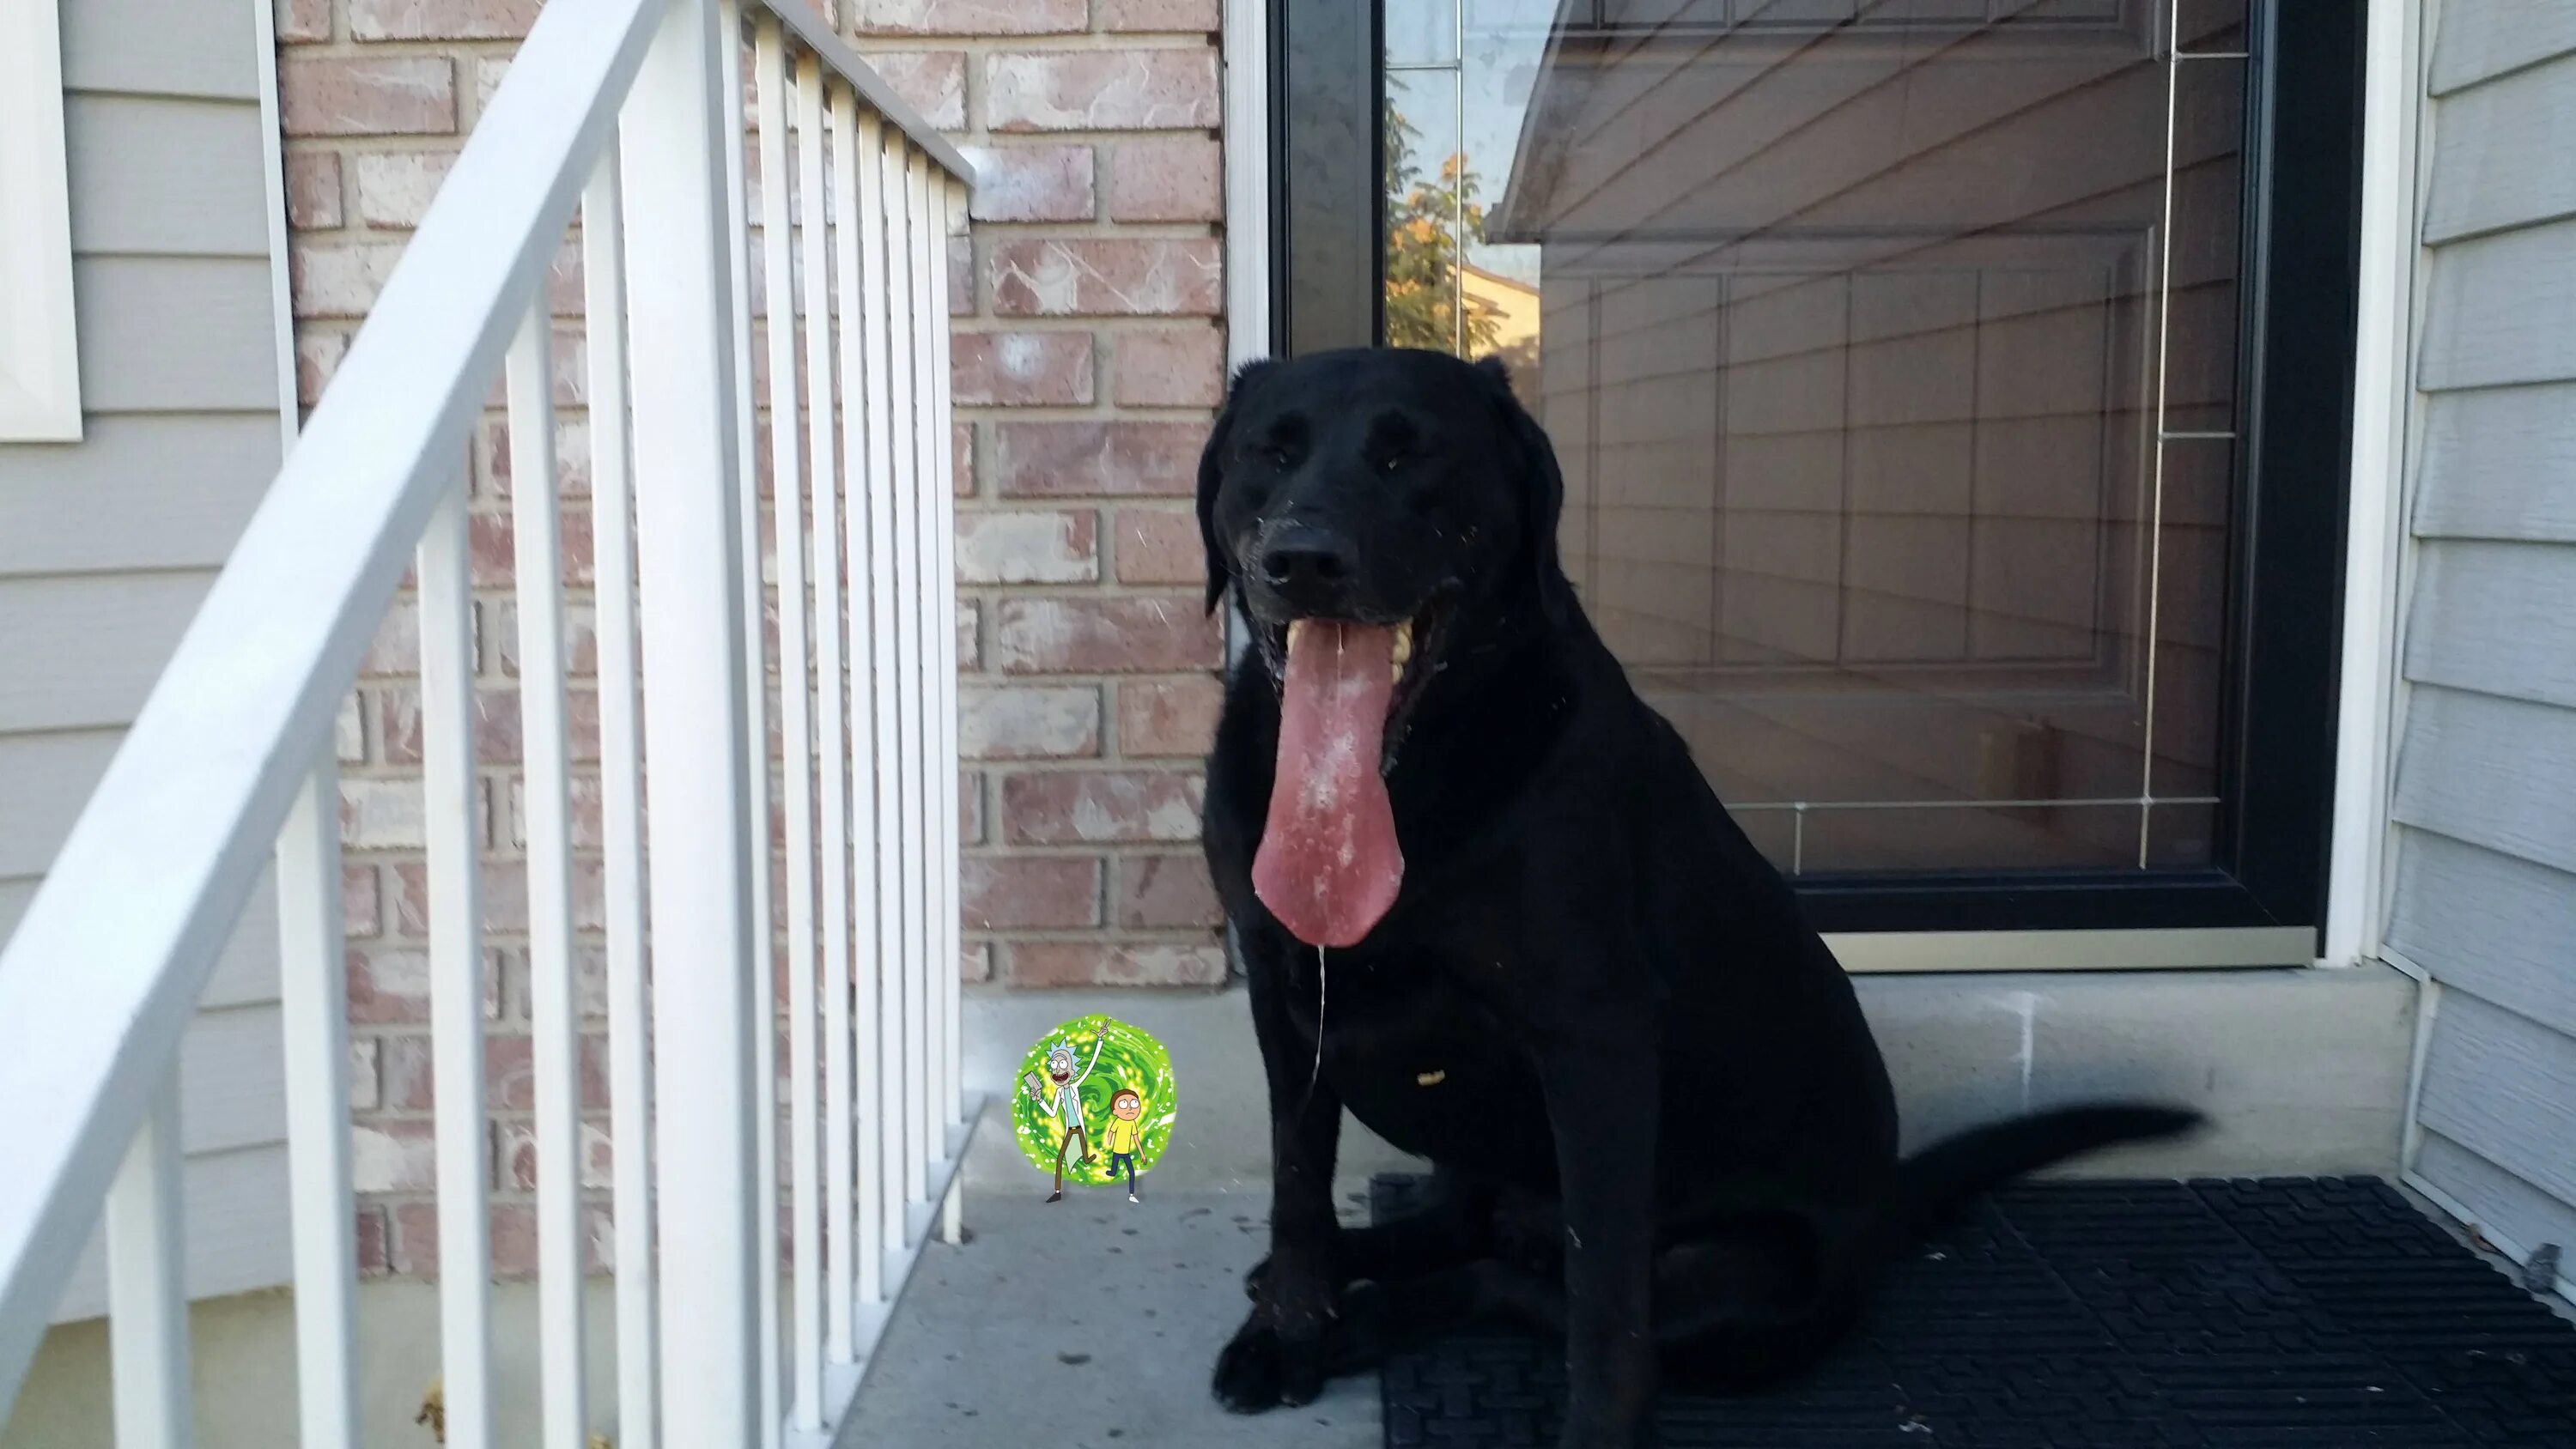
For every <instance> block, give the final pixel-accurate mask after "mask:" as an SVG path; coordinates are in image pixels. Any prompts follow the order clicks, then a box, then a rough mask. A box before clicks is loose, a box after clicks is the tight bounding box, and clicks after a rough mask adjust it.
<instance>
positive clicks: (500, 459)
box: [481, 417, 768, 498]
mask: <svg viewBox="0 0 2576 1449" xmlns="http://www.w3.org/2000/svg"><path fill="white" fill-rule="evenodd" d="M761 431H762V433H763V435H764V444H763V446H764V448H765V447H766V441H765V437H766V434H767V432H768V429H766V428H763V429H762V430H761ZM481 446H482V449H483V472H482V477H483V480H484V481H485V482H486V483H488V484H490V485H491V486H490V488H489V490H488V491H489V492H490V493H491V495H492V496H494V497H496V498H507V497H509V496H510V425H509V423H508V422H506V421H504V420H502V419H499V418H495V419H493V420H492V421H491V422H489V423H486V424H484V426H483V431H482V443H481ZM555 491H556V493H558V494H559V495H561V496H562V497H565V498H587V497H589V496H590V423H589V421H588V420H587V419H584V418H561V417H559V418H557V419H555Z"/></svg>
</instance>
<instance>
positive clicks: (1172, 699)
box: [1118, 674, 1225, 760]
mask: <svg viewBox="0 0 2576 1449" xmlns="http://www.w3.org/2000/svg"><path fill="white" fill-rule="evenodd" d="M1224 704H1225V687H1224V686H1223V685H1222V684H1219V683H1218V682H1217V680H1216V679H1215V678H1214V677H1213V676H1211V675H1205V674H1196V675H1192V676H1190V677H1188V678H1186V679H1124V680H1120V681H1119V683H1118V753H1119V754H1121V755H1123V756H1125V757H1127V758H1128V759H1131V760H1135V759H1151V758H1153V757H1155V756H1160V755H1187V756H1193V757H1195V756H1202V755H1205V754H1206V753H1207V752H1208V747H1209V746H1210V745H1212V744H1213V743H1215V740H1216V717H1217V712H1218V710H1220V709H1221V708H1223V707H1224Z"/></svg>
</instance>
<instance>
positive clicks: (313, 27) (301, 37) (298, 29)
mask: <svg viewBox="0 0 2576 1449" xmlns="http://www.w3.org/2000/svg"><path fill="white" fill-rule="evenodd" d="M276 14H277V38H278V39H280V40H285V41H315V40H329V39H330V38H331V0H277V7H276Z"/></svg>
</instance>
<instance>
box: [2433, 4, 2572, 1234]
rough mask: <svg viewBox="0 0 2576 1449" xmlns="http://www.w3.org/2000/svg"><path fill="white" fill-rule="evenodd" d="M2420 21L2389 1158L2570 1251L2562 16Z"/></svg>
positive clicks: (2568, 456) (2567, 269)
mask: <svg viewBox="0 0 2576 1449" xmlns="http://www.w3.org/2000/svg"><path fill="white" fill-rule="evenodd" d="M2432 13H2434V14H2436V15H2437V16H2438V19H2439V29H2438V32H2437V33H2436V34H2435V36H2434V38H2433V47H2434V48H2433V55H2432V60H2431V75H2430V83H2429V95H2430V97H2431V99H2430V100H2429V101H2428V121H2427V124H2428V127H2429V130H2428V132H2427V134H2426V136H2425V137H2424V141H2425V144H2426V146H2427V148H2428V154H2429V156H2430V162H2429V165H2428V168H2427V178H2426V180H2427V186H2426V191H2425V195H2424V202H2423V205H2424V211H2423V218H2422V220H2423V229H2422V238H2423V242H2424V245H2425V247H2426V253H2425V258H2426V259H2425V261H2424V263H2423V265H2424V268H2425V270H2424V272H2423V273H2422V274H2421V277H2420V281H2419V290H2420V292H2421V294H2422V296H2423V307H2424V312H2423V318H2422V323H2421V327H2420V329H2419V332H2418V341H2417V353H2416V374H2415V376H2416V384H2417V386H2418V387H2419V388H2420V389H2422V391H2423V393H2424V407H2423V428H2422V440H2421V444H2420V447H2419V449H2418V453H2417V462H2416V465H2415V467H2416V473H2415V476H2414V478H2413V479H2412V480H2411V482H2412V498H2413V505H2412V509H2413V511H2412V515H2411V518H2410V520H2409V522H2410V528H2411V530H2412V533H2413V535H2414V543H2415V559H2416V574H2415V587H2414V591H2413V596H2412V601H2411V603H2410V605H2409V607H2408V616H2407V620H2406V634H2405V640H2406V642H2405V651H2404V660H2403V667H2404V671H2405V677H2406V679H2407V681H2408V685H2409V691H2408V698H2407V706H2406V710H2405V714H2404V733H2403V735H2402V737H2401V739H2400V741H2399V747H2398V758H2397V781H2396V798H2395V803H2394V808H2393V812H2392V813H2393V816H2394V819H2395V821H2396V828H2395V836H2396V841H2395V844H2396V869H2395V875H2394V878H2393V893H2392V898H2391V902H2390V919H2389V922H2388V940H2389V943H2390V944H2391V945H2392V946H2393V947H2395V948H2396V949H2397V950H2398V951H2400V952H2403V953H2404V954H2405V955H2406V956H2407V957H2408V959H2410V960H2412V961H2414V962H2415V963H2416V964H2418V965H2420V966H2422V967H2423V968H2424V969H2425V970H2427V971H2428V972H2430V973H2431V974H2432V976H2433V977H2434V978H2435V979H2436V980H2438V981H2440V982H2441V983H2442V986H2443V993H2442V996H2441V998H2440V1006H2439V1009H2438V1012H2437V1014H2436V1015H2435V1017H2434V1021H2433V1028H2432V1033H2431V1035H2430V1037H2429V1039H2428V1041H2427V1043H2426V1051H2425V1058H2424V1063H2423V1078H2422V1085H2421V1088H2420V1095H2419V1097H2418V1100H2417V1116H2418V1120H2419V1122H2420V1123H2421V1126H2422V1129H2423V1140H2422V1143H2421V1145H2420V1148H2419V1149H2418V1153H2417V1156H2416V1160H2415V1163H2414V1166H2415V1171H2416V1172H2417V1173H2418V1174H2419V1175H2420V1176H2422V1177H2423V1179H2424V1180H2426V1181H2428V1182H2430V1183H2432V1184H2433V1185H2434V1186H2436V1187H2438V1188H2440V1189H2441V1190H2443V1191H2444V1192H2446V1193H2448V1194H2450V1195H2451V1196H2452V1197H2453V1198H2455V1199H2456V1200H2457V1201H2458V1202H2459V1203H2460V1205H2461V1206H2462V1207H2464V1208H2466V1209H2467V1210H2468V1211H2469V1212H2470V1214H2471V1215H2472V1216H2474V1217H2475V1218H2476V1219H2477V1220H2478V1221H2479V1222H2480V1223H2481V1224H2482V1225H2483V1226H2484V1227H2485V1228H2486V1230H2487V1231H2488V1232H2489V1233H2490V1234H2491V1235H2493V1236H2495V1237H2497V1238H2499V1239H2503V1240H2506V1241H2509V1242H2511V1243H2513V1244H2515V1245H2517V1246H2518V1247H2520V1248H2522V1249H2524V1250H2526V1251H2528V1250H2530V1249H2534V1248H2537V1247H2539V1246H2541V1245H2542V1244H2545V1243H2557V1244H2561V1245H2563V1246H2568V1247H2576V945H2571V942H2576V166H2571V165H2570V164H2569V162H2568V157H2569V156H2570V155H2571V154H2576V149H2571V148H2576V6H2569V5H2563V4H2554V3H2535V0H2519V3H2517V0H2449V3H2447V4H2444V5H2441V6H2438V7H2435V8H2434V11H2433V12H2432Z"/></svg>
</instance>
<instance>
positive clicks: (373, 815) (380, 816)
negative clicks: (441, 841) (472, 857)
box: [340, 775, 428, 850]
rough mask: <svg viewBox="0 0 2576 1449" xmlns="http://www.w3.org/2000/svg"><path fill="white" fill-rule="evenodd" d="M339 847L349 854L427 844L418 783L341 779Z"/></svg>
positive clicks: (410, 847)
mask: <svg viewBox="0 0 2576 1449" xmlns="http://www.w3.org/2000/svg"><path fill="white" fill-rule="evenodd" d="M340 843H341V844H342V845H344V846H347V847H348V848H350V849H352V850H404V849H410V850H418V849H419V848H421V846H423V845H425V844H427V843H428V837H427V834H426V832H425V830H424V828H423V824H422V820H421V794H420V782H419V781H417V780H370V779H363V778H355V777H351V776H348V775H343V776H341V777H340Z"/></svg>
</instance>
